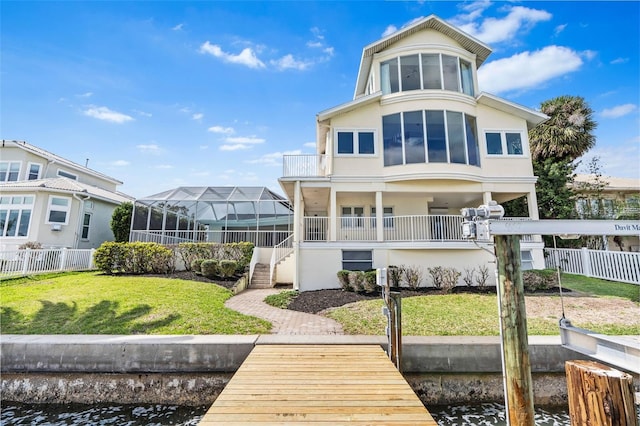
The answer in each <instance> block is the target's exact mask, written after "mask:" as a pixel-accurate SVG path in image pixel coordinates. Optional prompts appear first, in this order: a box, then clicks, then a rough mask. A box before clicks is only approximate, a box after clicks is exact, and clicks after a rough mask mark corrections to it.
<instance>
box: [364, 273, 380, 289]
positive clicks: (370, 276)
mask: <svg viewBox="0 0 640 426" xmlns="http://www.w3.org/2000/svg"><path fill="white" fill-rule="evenodd" d="M363 285H364V291H366V292H367V293H375V292H376V291H378V284H377V283H376V271H367V272H365V273H364V283H363Z"/></svg>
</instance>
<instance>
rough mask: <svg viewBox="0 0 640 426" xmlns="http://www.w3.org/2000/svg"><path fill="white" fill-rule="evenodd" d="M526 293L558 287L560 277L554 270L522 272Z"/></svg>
mask: <svg viewBox="0 0 640 426" xmlns="http://www.w3.org/2000/svg"><path fill="white" fill-rule="evenodd" d="M522 283H523V284H524V291H527V292H535V291H540V290H548V289H550V288H553V287H556V286H557V285H558V276H557V275H556V271H554V270H552V269H534V270H530V271H523V272H522Z"/></svg>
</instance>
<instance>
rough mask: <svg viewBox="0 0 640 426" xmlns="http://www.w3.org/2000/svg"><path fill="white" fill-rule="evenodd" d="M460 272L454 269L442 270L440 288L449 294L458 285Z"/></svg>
mask: <svg viewBox="0 0 640 426" xmlns="http://www.w3.org/2000/svg"><path fill="white" fill-rule="evenodd" d="M460 275H461V272H460V271H458V270H457V269H456V268H443V270H442V288H443V289H444V290H445V291H446V292H447V293H450V292H451V290H453V288H454V287H455V286H457V285H458V280H459V279H460Z"/></svg>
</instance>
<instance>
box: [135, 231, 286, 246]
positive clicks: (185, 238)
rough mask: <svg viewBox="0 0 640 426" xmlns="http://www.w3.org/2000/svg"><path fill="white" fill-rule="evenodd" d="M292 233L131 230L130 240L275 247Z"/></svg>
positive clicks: (167, 243)
mask: <svg viewBox="0 0 640 426" xmlns="http://www.w3.org/2000/svg"><path fill="white" fill-rule="evenodd" d="M289 235H291V232H289V231H255V230H246V231H131V233H130V236H129V241H142V242H153V243H159V244H166V245H169V244H179V243H187V242H197V243H240V242H248V243H253V244H254V245H255V246H256V247H273V246H275V245H277V244H279V243H281V242H282V241H284V240H285V239H287V237H289Z"/></svg>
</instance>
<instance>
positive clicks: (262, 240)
mask: <svg viewBox="0 0 640 426" xmlns="http://www.w3.org/2000/svg"><path fill="white" fill-rule="evenodd" d="M292 222H293V210H292V208H291V206H290V204H289V202H288V201H287V200H286V199H285V198H283V197H282V196H280V195H278V194H276V193H274V192H272V191H270V190H269V189H268V188H265V187H233V186H217V187H214V186H207V187H193V186H183V187H180V188H176V189H172V190H169V191H165V192H161V193H159V194H155V195H151V196H148V197H145V198H141V199H138V200H136V201H135V203H134V207H133V215H132V221H131V234H130V240H131V241H152V242H157V243H161V244H177V243H181V242H219V243H230V242H241V241H247V242H252V243H254V244H255V245H256V246H258V247H273V246H275V245H277V244H279V243H280V242H282V241H283V240H285V239H286V238H287V237H288V236H289V235H290V234H291V227H292Z"/></svg>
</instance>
